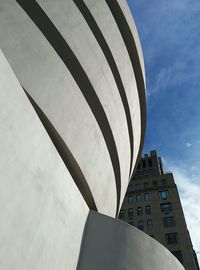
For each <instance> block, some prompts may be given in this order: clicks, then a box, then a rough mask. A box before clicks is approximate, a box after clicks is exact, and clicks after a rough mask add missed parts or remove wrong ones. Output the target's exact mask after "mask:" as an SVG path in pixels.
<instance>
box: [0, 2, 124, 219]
mask: <svg viewBox="0 0 200 270" xmlns="http://www.w3.org/2000/svg"><path fill="white" fill-rule="evenodd" d="M69 2H71V1H69ZM66 3H68V2H66ZM68 5H69V4H67V6H68ZM55 7H56V5H55V6H54V4H52V9H53V10H54V9H55ZM61 10H62V7H61V8H60V9H58V12H59V11H60V12H61ZM61 14H62V12H61ZM71 15H74V14H73V13H72V14H71ZM57 16H58V18H60V15H59V13H57ZM73 21H74V20H73ZM76 24H77V25H79V23H78V18H77V22H76ZM72 26H73V25H71V24H69V26H68V29H69V31H72V29H73V30H74V31H75V30H76V28H77V27H76V25H75V26H74V27H72ZM80 43H81V42H80ZM0 47H1V48H2V50H3V52H4V54H5V56H6V57H7V59H8V61H9V63H10V64H11V66H12V68H13V70H14V71H15V73H16V75H17V77H18V78H19V80H20V83H21V84H22V85H23V87H24V88H25V89H26V91H27V92H28V93H29V94H30V95H31V97H32V98H33V99H34V100H35V102H36V103H37V104H38V106H39V107H40V108H41V109H42V111H43V112H44V113H45V114H46V116H47V117H48V119H49V120H50V122H51V123H52V124H53V126H54V127H55V128H56V130H57V131H58V133H59V134H60V136H61V137H62V139H63V140H64V142H65V143H66V145H67V146H68V148H69V149H70V151H71V152H72V154H73V156H74V158H75V159H76V161H77V163H78V164H79V166H80V168H81V170H82V172H83V174H84V176H85V178H86V179H87V181H88V184H89V186H90V189H91V192H92V194H93V197H94V200H95V202H96V205H97V209H98V211H100V212H102V213H105V214H108V215H111V216H114V215H115V213H116V204H117V203H116V183H115V178H114V172H113V168H112V164H111V161H110V157H109V153H108V150H107V147H106V144H105V141H104V138H103V136H102V133H101V131H100V128H99V126H98V124H97V122H96V120H95V117H94V115H93V114H92V112H91V110H90V108H89V106H88V104H87V102H86V100H85V99H84V97H83V95H82V93H81V91H80V89H79V87H78V86H77V84H76V82H75V81H74V79H73V78H72V76H71V74H70V72H69V71H68V69H67V68H66V66H65V65H64V64H63V62H62V61H61V59H60V58H59V56H58V55H57V54H56V52H55V50H54V49H53V48H52V47H51V45H50V44H49V42H48V41H47V40H46V38H45V37H44V36H43V35H42V33H41V32H40V30H39V29H38V28H37V27H36V26H35V24H34V23H33V22H32V20H31V19H30V18H29V16H28V15H27V14H26V13H25V12H24V10H23V9H22V8H21V7H20V6H19V5H18V4H17V3H16V2H15V1H11V0H7V1H1V2H0ZM82 53H83V54H84V50H82ZM98 78H99V77H97V83H101V80H98ZM104 93H105V95H106V94H107V91H106V92H105V91H104ZM115 113H116V112H115ZM123 125H124V123H123ZM119 133H120V132H119ZM126 141H128V138H127V140H125V142H126ZM124 156H126V153H125V152H124ZM91 168H95V169H91ZM94 179H95V180H94Z"/></svg>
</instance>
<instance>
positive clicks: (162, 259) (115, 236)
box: [77, 211, 184, 270]
mask: <svg viewBox="0 0 200 270" xmlns="http://www.w3.org/2000/svg"><path fill="white" fill-rule="evenodd" d="M88 258H90V259H89V260H88ZM93 269H95V270H102V269H109V270H112V269H114V270H121V269H124V270H130V269H134V270H139V269H140V270H149V269H154V270H160V269H162V270H169V269H170V270H184V267H183V266H182V264H181V263H180V262H179V261H178V260H177V259H176V258H175V257H174V256H173V255H172V254H171V252H170V251H169V250H168V249H166V248H165V247H164V246H162V245H161V244H160V243H159V242H157V241H156V240H154V239H153V238H152V237H150V236H149V235H147V234H145V233H143V232H142V231H140V230H138V229H137V228H135V227H133V226H131V225H129V224H127V223H124V222H122V221H119V220H116V219H113V218H110V217H107V216H104V215H101V214H98V213H96V212H93V211H90V214H89V216H88V219H87V223H86V227H85V230H84V243H83V244H82V248H81V253H80V256H79V262H78V267H77V270H93Z"/></svg>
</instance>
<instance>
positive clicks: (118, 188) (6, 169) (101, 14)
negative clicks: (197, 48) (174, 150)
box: [0, 0, 182, 270]
mask: <svg viewBox="0 0 200 270" xmlns="http://www.w3.org/2000/svg"><path fill="white" fill-rule="evenodd" d="M0 48H1V50H2V52H1V53H0V124H1V130H0V149H1V152H0V173H1V177H0V207H1V222H0V243H1V245H0V269H3V270H12V269H15V270H41V269H42V270H58V269H59V270H66V269H67V270H74V269H81V270H82V269H83V270H84V269H87V270H88V269H92V270H94V269H95V270H96V269H97V270H98V269H116V270H117V269H130V268H133V269H135V270H140V269H142V270H147V269H149V265H150V266H152V267H151V268H152V269H155V270H160V269H161V267H162V268H163V270H165V269H166V270H167V269H172V270H175V269H176V270H182V267H181V266H180V264H179V263H177V262H176V260H175V259H174V258H173V257H172V255H170V254H169V253H168V251H167V250H166V249H165V248H164V247H162V246H161V245H159V244H158V243H157V242H156V241H154V240H153V239H151V238H149V237H148V236H145V235H144V234H143V233H142V232H139V231H138V230H137V229H134V228H133V227H130V226H128V225H126V224H124V223H122V222H120V221H118V220H116V219H114V218H111V217H115V216H116V215H117V213H118V211H119V207H120V205H121V203H122V201H123V197H124V195H125V192H126V188H127V185H128V182H129V179H130V175H131V173H132V172H133V170H134V167H135V164H136V162H137V159H138V156H139V155H140V152H141V149H142V145H143V140H144V133H145V119H146V100H145V77H144V76H145V75H144V63H143V57H142V51H141V47H140V42H139V38H138V35H137V30H136V28H135V24H134V22H133V19H132V17H131V14H130V11H129V9H128V6H127V4H126V2H125V1H122V0H118V1H113V0H105V1H104V0H98V1H92V0H84V1H82V0H73V1H72V0H57V1H53V0H37V1H36V0H29V1H26V0H16V1H15V0H6V1H0ZM95 211H96V212H95ZM103 214H104V215H108V216H110V217H106V216H104V215H103ZM144 254H145V257H144ZM147 254H148V255H147ZM157 257H159V259H158V261H157V260H156V258H157ZM161 264H162V266H161Z"/></svg>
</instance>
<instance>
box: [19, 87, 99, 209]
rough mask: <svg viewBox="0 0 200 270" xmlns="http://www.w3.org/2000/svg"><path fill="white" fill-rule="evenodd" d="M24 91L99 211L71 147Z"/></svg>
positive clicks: (88, 199)
mask: <svg viewBox="0 0 200 270" xmlns="http://www.w3.org/2000/svg"><path fill="white" fill-rule="evenodd" d="M23 89H24V88H23ZM24 91H25V93H26V95H27V97H28V99H29V101H30V102H31V104H32V106H33V108H34V109H35V112H36V113H37V115H38V117H39V118H40V121H41V122H42V124H43V126H44V128H45V129H46V131H47V133H48V134H49V137H50V138H51V140H52V142H53V144H54V146H55V147H56V149H57V151H58V153H59V155H60V157H61V158H62V160H63V162H64V163H65V166H66V167H67V169H68V171H69V173H70V174H71V176H72V178H73V180H74V182H75V184H76V186H77V187H78V189H79V191H80V193H81V195H82V196H83V198H84V200H85V202H86V203H87V205H88V207H89V209H93V210H94V211H97V207H96V204H95V200H94V198H93V195H92V192H91V190H90V187H89V185H88V183H87V181H86V179H85V177H84V175H83V173H82V171H81V168H80V167H79V165H78V163H77V161H76V160H75V158H74V156H73V155H72V153H71V151H70V150H69V148H68V147H67V145H66V143H65V142H64V141H63V139H62V138H61V136H60V135H59V133H58V132H57V131H56V129H55V127H54V126H53V125H52V123H51V122H50V120H49V119H48V117H47V116H46V115H45V113H44V112H43V111H42V110H41V109H40V107H39V106H38V105H37V103H36V102H35V101H34V100H33V98H32V97H31V96H30V95H29V94H28V93H27V91H26V90H25V89H24Z"/></svg>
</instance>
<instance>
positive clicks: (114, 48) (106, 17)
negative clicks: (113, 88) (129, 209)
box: [84, 0, 141, 203]
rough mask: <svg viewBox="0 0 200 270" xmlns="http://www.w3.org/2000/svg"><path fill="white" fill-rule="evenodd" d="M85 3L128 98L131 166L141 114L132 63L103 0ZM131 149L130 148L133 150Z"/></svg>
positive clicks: (137, 139)
mask: <svg viewBox="0 0 200 270" xmlns="http://www.w3.org/2000/svg"><path fill="white" fill-rule="evenodd" d="M84 2H85V4H86V5H87V7H88V9H89V10H90V12H91V13H92V15H93V17H94V18H95V20H96V22H97V24H98V26H99V28H100V30H101V32H102V33H103V35H104V38H105V40H106V42H107V44H108V46H109V48H110V50H111V53H112V55H113V57H114V60H115V63H116V65H117V68H118V70H119V73H120V76H121V79H122V82H123V86H124V89H125V93H126V96H127V100H128V105H129V108H130V114H131V120H132V127H131V128H132V130H133V134H134V138H133V149H134V151H133V161H132V164H131V165H132V167H131V171H132V168H133V165H134V164H135V161H136V158H137V156H138V151H139V145H140V138H141V116H140V110H138V108H139V106H140V105H139V97H138V89H137V85H136V81H135V75H134V73H133V70H132V65H131V62H130V58H129V55H128V52H127V49H126V46H125V44H124V41H123V39H122V36H121V34H120V31H119V29H118V27H117V24H116V22H115V20H114V18H113V16H112V14H111V12H110V10H109V8H108V6H107V4H106V2H105V1H104V0H99V1H93V0H85V1H84ZM113 40H117V41H118V42H113ZM133 149H132V150H133ZM122 181H124V182H125V181H127V182H125V183H124V184H123V185H122V190H121V202H120V203H122V201H123V198H124V195H125V192H126V188H127V183H128V181H129V179H128V178H124V179H122Z"/></svg>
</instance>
